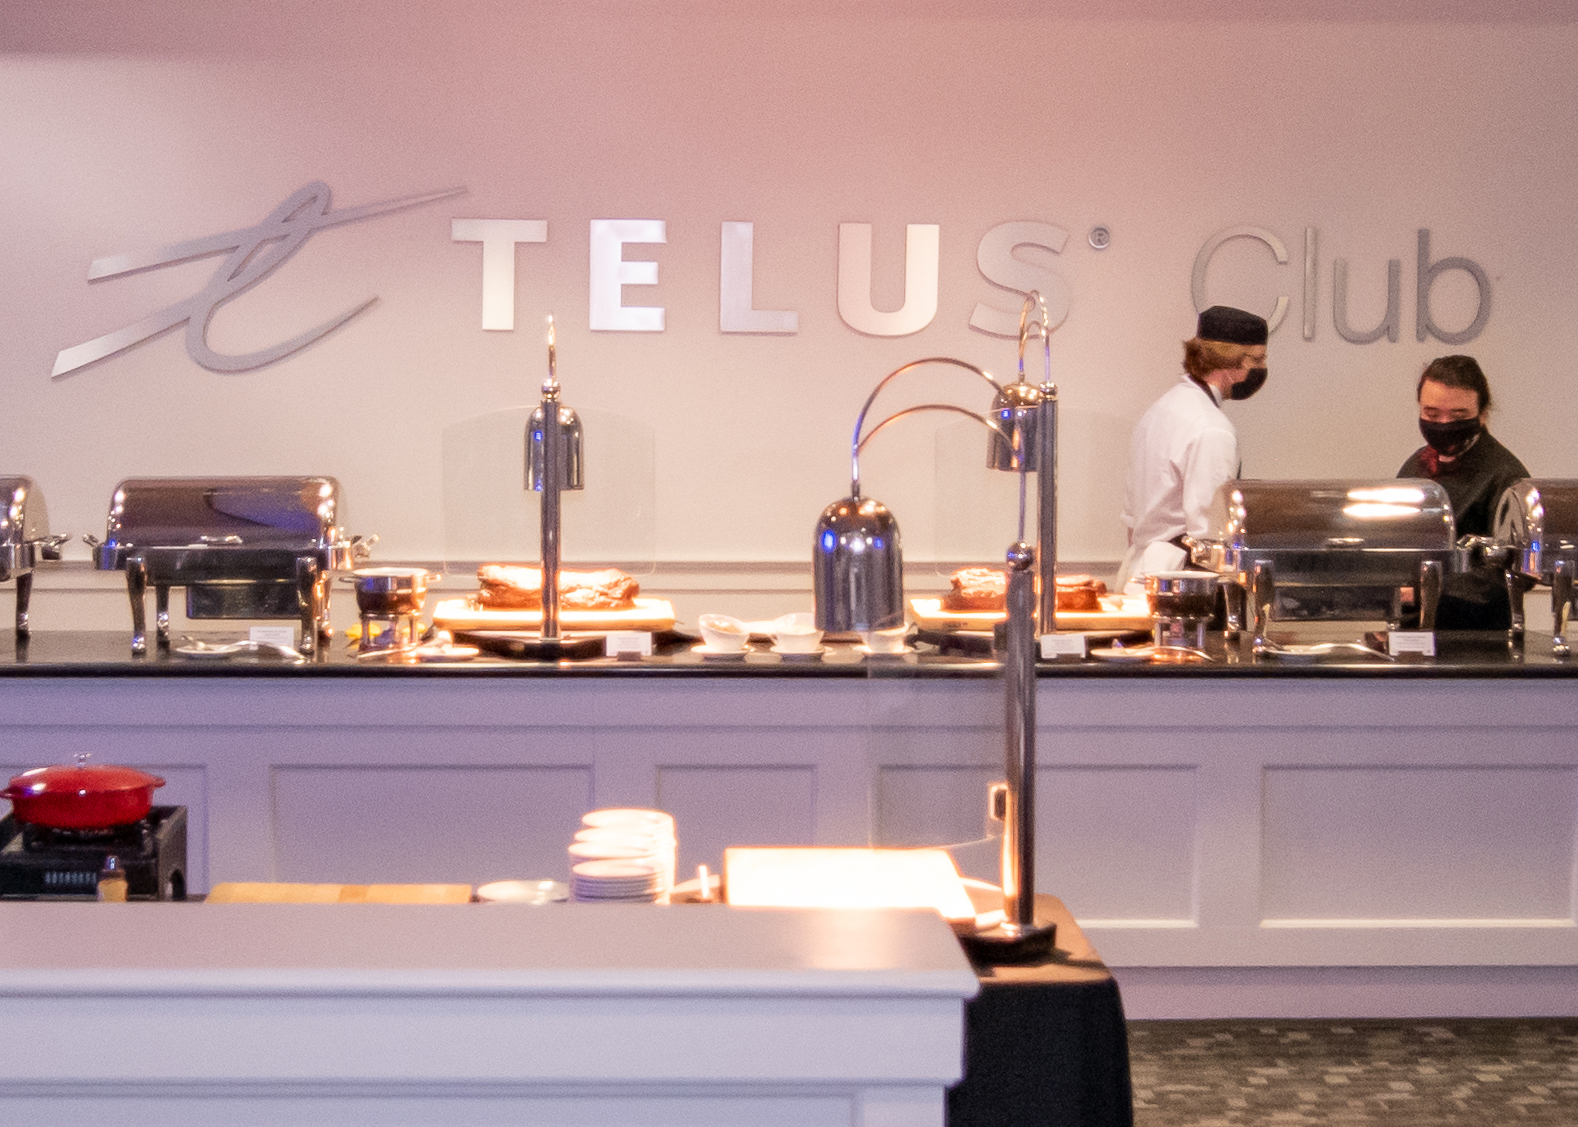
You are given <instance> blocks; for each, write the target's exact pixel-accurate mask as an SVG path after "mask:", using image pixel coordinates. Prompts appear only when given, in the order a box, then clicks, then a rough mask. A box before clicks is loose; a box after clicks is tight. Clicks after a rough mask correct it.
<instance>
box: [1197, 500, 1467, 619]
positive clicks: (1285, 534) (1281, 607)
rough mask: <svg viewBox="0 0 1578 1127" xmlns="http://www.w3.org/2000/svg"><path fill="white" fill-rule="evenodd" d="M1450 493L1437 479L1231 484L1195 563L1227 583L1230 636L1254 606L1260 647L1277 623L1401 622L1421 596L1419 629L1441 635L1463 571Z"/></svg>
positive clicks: (1213, 510) (1218, 502)
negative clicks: (1446, 596)
mask: <svg viewBox="0 0 1578 1127" xmlns="http://www.w3.org/2000/svg"><path fill="white" fill-rule="evenodd" d="M1455 541H1456V526H1455V522H1454V521H1453V518H1452V505H1451V502H1450V501H1449V500H1448V499H1447V495H1446V491H1445V490H1444V489H1442V488H1441V486H1440V485H1438V484H1437V483H1435V482H1433V481H1425V480H1413V479H1388V480H1384V481H1230V482H1228V483H1227V484H1226V485H1224V486H1222V487H1221V489H1219V490H1217V494H1216V498H1215V500H1214V501H1213V502H1212V506H1211V513H1210V528H1209V531H1208V534H1207V536H1205V537H1201V538H1196V539H1192V540H1190V542H1189V544H1190V555H1191V558H1192V559H1193V560H1194V562H1195V564H1196V565H1198V566H1201V567H1207V568H1210V569H1211V570H1212V571H1215V572H1217V573H1218V574H1219V575H1222V576H1224V577H1226V578H1227V580H1228V582H1229V586H1230V588H1235V589H1236V590H1235V591H1234V595H1235V597H1231V598H1229V600H1228V628H1229V629H1230V630H1236V629H1240V628H1241V625H1242V621H1243V618H1244V617H1245V611H1244V602H1245V599H1246V598H1247V600H1248V603H1249V605H1250V607H1251V608H1252V614H1253V619H1254V639H1255V646H1256V648H1257V649H1262V648H1264V647H1265V646H1266V625H1267V623H1269V622H1272V621H1332V620H1361V619H1362V620H1368V619H1380V620H1385V621H1386V622H1387V623H1388V624H1390V625H1391V626H1392V627H1393V628H1394V629H1395V628H1396V627H1397V626H1398V625H1399V624H1400V623H1401V619H1402V612H1403V606H1404V602H1405V597H1406V594H1407V593H1408V592H1410V591H1413V592H1417V597H1418V604H1419V626H1420V628H1421V629H1424V630H1431V629H1434V628H1435V616H1436V608H1437V607H1438V605H1439V604H1440V598H1441V581H1442V577H1443V575H1444V574H1445V573H1446V572H1448V571H1453V570H1456V569H1457V567H1458V558H1459V557H1458V555H1457V553H1456V543H1455Z"/></svg>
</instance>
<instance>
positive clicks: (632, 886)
mask: <svg viewBox="0 0 1578 1127" xmlns="http://www.w3.org/2000/svg"><path fill="white" fill-rule="evenodd" d="M665 891H666V890H665V889H664V887H663V867H662V866H661V865H659V864H657V863H656V862H653V861H626V860H607V861H582V862H581V863H580V864H577V865H572V866H570V896H571V898H572V899H575V900H579V901H583V902H585V901H602V902H608V901H624V902H626V903H632V902H634V903H645V904H650V903H652V902H653V901H655V900H657V899H659V898H660V897H662V896H663V895H664V894H665Z"/></svg>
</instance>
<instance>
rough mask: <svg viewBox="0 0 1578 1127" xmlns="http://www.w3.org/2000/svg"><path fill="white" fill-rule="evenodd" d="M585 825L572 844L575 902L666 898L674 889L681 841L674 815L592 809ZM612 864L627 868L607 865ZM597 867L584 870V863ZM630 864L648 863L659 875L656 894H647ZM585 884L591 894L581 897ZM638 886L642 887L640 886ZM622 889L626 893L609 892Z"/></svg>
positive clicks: (644, 864) (573, 894) (650, 811)
mask: <svg viewBox="0 0 1578 1127" xmlns="http://www.w3.org/2000/svg"><path fill="white" fill-rule="evenodd" d="M581 823H582V828H581V829H580V830H579V831H578V832H577V833H576V835H575V841H574V842H572V843H571V845H570V866H571V882H570V894H571V896H572V897H574V898H575V899H576V900H618V899H629V900H667V898H668V894H669V891H670V889H672V888H673V887H674V862H675V854H676V852H677V845H676V841H675V837H674V817H673V815H671V814H665V813H664V812H663V811H661V810H633V809H612V810H593V811H592V812H591V813H589V814H587V815H586V816H585V817H583V818H582V819H581ZM603 862H609V863H612V864H615V865H623V866H625V870H618V871H616V870H614V869H607V868H606V867H605V866H603V865H602V863H603ZM589 863H596V864H597V865H598V866H599V867H598V868H596V869H594V870H592V871H590V872H587V873H583V872H582V869H583V866H585V865H586V864H589ZM632 866H650V867H652V868H653V869H655V871H656V874H657V886H656V891H655V893H649V891H648V890H647V888H646V885H645V883H644V882H641V881H637V880H636V876H637V875H638V874H636V873H634V872H631V871H628V870H630V869H631V867H632ZM582 883H587V891H588V894H587V895H582V892H581V886H582ZM638 886H639V887H638ZM619 888H624V889H626V890H627V891H628V892H629V895H627V896H617V895H610V893H611V892H614V891H615V890H617V889H619Z"/></svg>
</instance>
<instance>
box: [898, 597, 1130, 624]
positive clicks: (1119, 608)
mask: <svg viewBox="0 0 1578 1127" xmlns="http://www.w3.org/2000/svg"><path fill="white" fill-rule="evenodd" d="M1101 606H1102V609H1101V610H1099V611H1094V610H1092V611H1081V610H1060V611H1058V612H1057V628H1058V629H1059V630H1149V629H1150V628H1151V611H1150V606H1149V604H1147V603H1146V601H1145V596H1144V595H1103V596H1101ZM910 613H911V615H913V616H914V618H915V622H916V624H917V625H918V626H920V627H921V628H922V629H924V630H990V629H991V628H992V627H993V626H995V625H997V623H999V622H1001V621H1003V617H1004V615H1003V612H1002V611H1000V610H944V609H943V606H942V600H941V599H940V598H939V599H911V600H910Z"/></svg>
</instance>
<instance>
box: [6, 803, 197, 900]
mask: <svg viewBox="0 0 1578 1127" xmlns="http://www.w3.org/2000/svg"><path fill="white" fill-rule="evenodd" d="M111 854H114V855H115V857H116V858H118V859H119V861H120V865H121V868H122V869H123V870H125V873H126V895H127V897H128V898H129V899H132V900H185V899H186V807H184V806H155V807H154V808H153V809H152V810H150V811H149V812H148V816H147V817H145V818H143V819H142V820H141V821H139V822H132V823H131V824H129V825H125V826H117V827H115V828H114V829H112V830H95V831H73V830H52V829H48V828H46V827H44V826H35V825H31V824H29V823H19V822H17V820H16V816H15V815H14V814H7V815H6V816H5V817H4V818H0V899H10V900H92V899H94V898H95V897H96V896H97V895H98V890H99V871H100V870H101V869H103V868H104V859H105V858H106V857H108V856H110V855H111Z"/></svg>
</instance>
